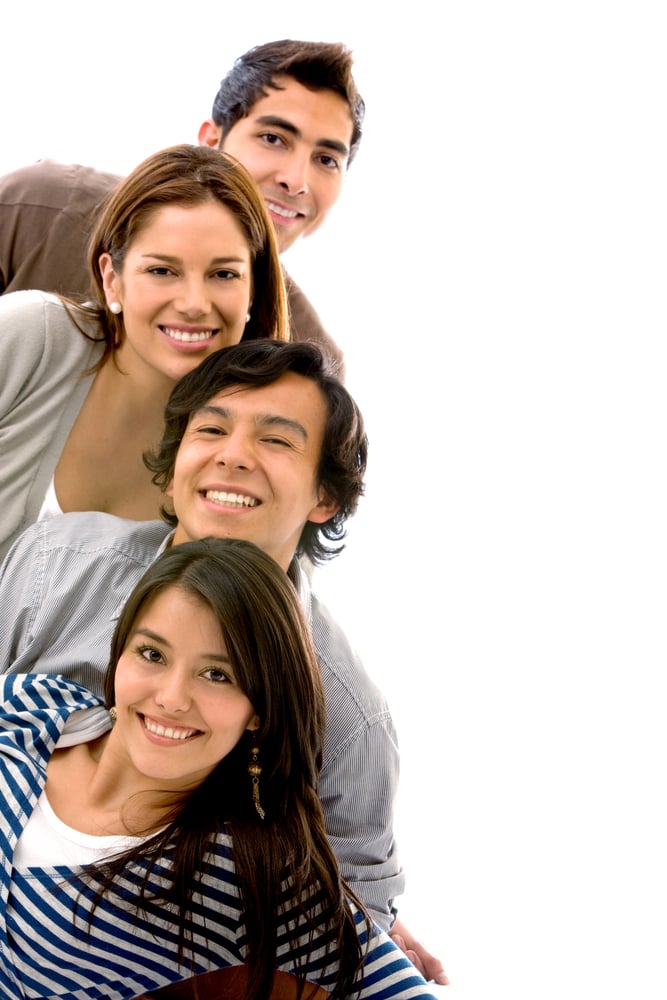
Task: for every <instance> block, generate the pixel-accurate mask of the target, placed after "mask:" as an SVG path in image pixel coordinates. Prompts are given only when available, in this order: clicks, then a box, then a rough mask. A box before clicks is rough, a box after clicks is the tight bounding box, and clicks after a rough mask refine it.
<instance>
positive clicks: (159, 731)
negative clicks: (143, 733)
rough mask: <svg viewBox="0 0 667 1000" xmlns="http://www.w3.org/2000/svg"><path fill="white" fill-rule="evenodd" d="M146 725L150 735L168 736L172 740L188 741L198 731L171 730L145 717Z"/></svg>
mask: <svg viewBox="0 0 667 1000" xmlns="http://www.w3.org/2000/svg"><path fill="white" fill-rule="evenodd" d="M144 725H145V727H146V729H147V730H148V732H149V733H154V734H155V735H156V736H166V737H167V739H170V740H187V738H188V736H192V735H194V733H196V732H197V730H196V729H171V728H167V727H166V726H160V725H158V723H157V722H152V721H151V720H150V719H147V718H146V716H144Z"/></svg>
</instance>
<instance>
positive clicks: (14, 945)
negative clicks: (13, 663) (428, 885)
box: [0, 674, 433, 1000]
mask: <svg viewBox="0 0 667 1000" xmlns="http://www.w3.org/2000/svg"><path fill="white" fill-rule="evenodd" d="M98 703H99V699H97V697H96V696H94V695H92V694H91V693H90V692H88V691H86V690H85V689H83V688H80V687H79V686H78V685H76V684H75V683H74V682H71V681H67V680H64V679H63V678H58V677H52V676H43V675H31V674H26V675H20V676H13V675H10V676H7V677H4V678H2V680H1V681H0V793H1V794H2V799H3V801H2V812H3V818H4V822H3V824H2V830H1V831H0V864H1V873H0V892H1V893H2V902H1V905H0V996H1V997H2V1000H19V998H22V1000H37V998H40V1000H55V998H58V1000H102V998H105V1000H129V998H131V997H135V996H137V995H138V994H141V993H145V992H147V991H149V990H154V989H157V988H159V987H161V986H166V985H167V984H169V983H172V982H177V981H179V980H180V979H183V978H187V977H188V976H191V975H193V974H198V973H203V972H208V971H211V970H212V969H215V968H221V967H224V966H226V965H239V964H242V963H243V962H244V960H245V957H246V955H245V947H244V930H243V923H242V918H241V908H240V900H239V892H238V884H237V879H236V874H235V870H234V864H233V859H232V852H231V842H230V838H229V837H228V836H227V835H221V836H220V837H219V838H218V840H217V842H216V848H215V852H214V854H213V855H212V857H211V859H210V862H209V863H207V865H206V867H205V869H204V872H203V878H202V884H201V885H202V888H201V893H200V894H198V896H197V897H196V898H195V905H194V907H193V912H194V914H195V917H196V920H197V925H198V930H197V933H196V934H195V935H194V937H193V941H192V954H191V955H190V954H189V953H188V954H186V964H185V965H183V966H179V964H178V963H177V961H176V956H175V952H176V927H175V925H174V924H173V923H172V922H171V921H170V919H169V910H168V907H166V906H165V905H164V904H160V905H156V906H151V905H150V904H148V905H147V906H146V908H145V912H139V913H137V912H136V911H135V910H134V908H133V903H132V901H133V899H134V898H135V892H136V885H137V880H138V879H139V878H140V877H141V872H139V871H132V872H130V871H128V872H127V873H126V875H125V876H124V877H123V879H122V880H120V881H119V884H118V885H117V887H116V892H115V894H114V896H113V898H110V899H109V898H105V899H104V900H103V901H102V903H101V904H100V905H99V906H98V908H97V909H96V910H95V911H94V914H93V916H92V922H91V924H90V933H88V921H89V919H90V915H91V906H90V895H91V890H90V886H88V885H87V884H86V881H85V879H82V878H81V876H80V872H81V869H69V868H65V867H62V866H59V867H52V868H30V869H28V870H27V871H26V872H24V873H21V874H19V873H18V872H16V871H15V870H14V869H13V866H12V859H13V854H14V849H15V847H16V842H17V840H18V838H19V836H20V833H21V831H22V829H23V827H24V826H25V824H26V822H27V819H28V818H29V816H30V813H31V812H32V810H33V809H34V807H35V804H36V802H37V799H38V798H39V795H40V794H41V792H42V789H43V786H44V783H45V780H46V765H47V763H48V760H49V758H50V755H51V753H52V752H53V748H54V747H55V744H56V742H57V740H58V738H59V735H60V734H61V733H62V732H63V730H64V729H65V727H66V725H67V721H68V718H69V717H70V716H71V715H72V714H73V713H75V712H76V711H77V710H78V709H81V708H84V707H89V706H91V705H95V704H98ZM168 863H169V861H168V858H165V860H164V865H168ZM162 871H164V868H162ZM160 881H161V874H160V870H158V871H157V872H155V873H154V874H153V875H152V876H151V885H152V886H153V887H155V888H157V887H158V886H159V883H160ZM290 918H295V913H294V912H288V914H287V915H286V921H285V925H284V928H283V931H282V933H281V934H280V939H279V955H278V965H279V968H280V969H281V970H283V971H285V972H294V971H295V966H294V961H295V956H298V955H299V954H302V953H303V949H304V948H305V947H306V942H305V941H304V940H300V939H299V938H298V937H297V936H296V932H295V931H294V929H293V925H292V923H291V920H290ZM360 934H363V931H362V929H361V924H360ZM325 950H326V949H325V947H324V942H322V943H320V945H319V946H318V948H317V949H315V950H314V952H313V954H312V955H311V956H310V958H309V961H308V966H307V970H306V974H307V976H308V978H309V979H311V980H312V981H313V982H317V983H318V984H319V985H321V986H323V987H324V988H325V989H326V988H327V987H329V988H331V986H332V983H333V980H334V976H335V970H334V968H332V967H331V965H330V964H329V963H328V961H327V958H326V954H325ZM412 997H426V998H429V997H430V998H431V1000H433V997H432V994H430V992H429V988H428V986H427V984H426V983H425V982H424V980H423V979H422V978H421V976H419V974H418V973H417V972H416V970H415V969H414V967H413V966H412V965H411V964H410V963H409V962H408V961H407V960H406V959H405V957H404V956H403V955H402V954H401V952H400V951H398V949H397V948H396V947H395V945H394V944H393V942H391V941H390V940H389V938H388V937H387V936H386V935H385V934H384V933H383V932H381V931H379V930H378V932H377V933H376V934H375V935H374V936H373V938H372V940H371V942H370V946H369V949H368V952H367V958H366V964H365V972H364V984H363V988H362V991H361V1000H390V998H398V1000H409V998H412Z"/></svg>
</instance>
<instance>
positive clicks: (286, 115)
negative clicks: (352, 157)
mask: <svg viewBox="0 0 667 1000" xmlns="http://www.w3.org/2000/svg"><path fill="white" fill-rule="evenodd" d="M275 83H276V84H277V85H278V86H279V87H280V88H281V89H279V90H274V89H273V88H270V89H269V91H268V94H267V96H266V97H262V98H260V100H259V101H257V103H256V104H254V105H253V107H252V108H251V110H250V113H249V115H248V116H247V117H246V118H240V119H239V121H237V122H236V124H235V125H233V126H232V128H231V130H230V132H229V134H228V135H227V136H226V137H225V139H224V141H223V143H222V148H223V150H224V151H225V153H230V154H231V155H232V156H235V157H236V159H237V160H240V161H241V163H242V164H243V165H244V167H245V168H246V169H247V170H248V171H249V172H250V174H251V175H252V176H253V178H254V179H255V181H256V182H257V184H258V185H259V188H260V190H261V192H262V194H263V196H264V201H265V202H266V206H267V208H268V210H269V214H270V216H271V219H272V221H273V224H274V227H275V230H276V235H277V238H278V245H279V248H280V252H281V253H283V252H284V251H285V250H287V249H288V248H289V247H291V246H292V244H293V243H294V242H295V241H296V240H297V239H299V237H301V236H308V235H309V234H310V233H313V232H315V230H316V229H319V227H320V226H321V225H322V223H323V222H324V220H325V219H326V217H327V215H328V214H329V212H330V210H331V208H332V207H333V206H334V204H335V203H336V201H337V200H338V197H339V195H340V193H341V189H342V185H343V178H344V175H345V170H346V168H347V161H348V156H349V150H350V143H351V140H352V116H351V113H350V109H349V107H348V105H347V102H346V101H345V99H344V98H343V97H341V96H340V95H339V94H336V93H335V92H334V91H333V90H311V89H309V88H308V87H304V86H303V85H302V84H300V83H299V82H298V81H297V80H295V79H294V78H293V77H289V76H278V77H276V80H275ZM209 124H210V123H209ZM202 128H204V126H202ZM201 137H202V132H200V138H201ZM212 138H213V136H212V133H211V132H210V131H209V132H208V138H206V140H205V141H206V142H208V143H209V144H210V143H211V141H212Z"/></svg>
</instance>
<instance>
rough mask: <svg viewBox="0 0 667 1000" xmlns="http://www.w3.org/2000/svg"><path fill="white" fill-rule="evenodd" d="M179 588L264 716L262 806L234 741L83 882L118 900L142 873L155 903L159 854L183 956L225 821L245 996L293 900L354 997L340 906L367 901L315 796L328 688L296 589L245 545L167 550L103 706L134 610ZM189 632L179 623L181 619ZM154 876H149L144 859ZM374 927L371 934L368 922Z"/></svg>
mask: <svg viewBox="0 0 667 1000" xmlns="http://www.w3.org/2000/svg"><path fill="white" fill-rule="evenodd" d="M172 587H178V588H179V589H181V590H183V591H185V592H186V593H187V594H188V595H191V596H193V597H194V598H195V599H196V600H198V601H200V602H201V603H202V604H203V605H204V606H206V607H207V608H209V609H210V610H211V612H212V613H213V614H214V616H215V617H216V619H217V621H218V623H219V626H220V629H221V632H222V636H223V639H224V642H225V646H226V649H227V653H228V655H229V658H230V661H231V664H232V668H233V671H234V676H235V680H236V683H237V684H238V685H239V687H240V689H241V690H242V691H243V692H244V694H245V695H246V696H247V697H248V699H249V700H250V702H251V703H252V705H253V709H254V711H255V713H256V714H257V716H258V717H259V719H260V727H259V729H258V730H257V732H256V733H253V734H252V739H253V743H256V744H257V745H258V746H259V748H260V759H261V762H262V768H263V770H262V775H261V778H260V798H261V804H262V807H263V808H264V811H265V818H264V819H260V817H259V816H258V814H257V811H256V809H255V807H254V803H253V797H252V792H251V779H250V777H249V775H248V762H249V760H250V742H249V740H248V739H246V738H242V739H241V740H240V741H239V743H238V744H237V745H236V746H235V747H234V749H233V750H231V751H230V753H228V754H227V755H226V756H225V757H224V758H223V759H222V760H221V761H220V762H219V764H218V765H217V766H216V767H215V768H214V770H213V771H212V772H211V773H210V774H209V775H208V776H207V777H206V778H205V779H204V781H203V782H202V784H201V785H200V786H199V787H198V788H196V789H195V790H194V791H193V792H191V793H190V794H189V796H188V797H187V798H186V799H185V800H184V801H181V802H180V803H179V804H178V805H177V806H176V809H175V810H174V814H173V815H172V818H171V819H170V820H169V821H168V823H167V826H166V828H165V829H163V830H161V831H160V832H159V833H157V834H156V835H155V836H153V837H151V838H150V840H149V841H148V842H144V843H143V844H141V845H139V846H138V847H135V848H133V849H131V850H129V851H128V852H126V853H125V854H123V855H122V856H120V857H119V858H114V859H112V860H111V861H110V862H109V863H107V864H104V865H98V866H96V870H95V872H93V873H91V875H90V879H91V881H92V882H93V884H96V886H97V893H96V899H97V900H98V901H99V900H100V899H101V897H102V896H103V895H104V894H105V893H107V892H112V891H113V888H114V882H115V879H117V878H118V877H119V876H120V875H121V873H124V872H125V871H126V869H127V867H128V865H132V864H133V863H134V862H136V863H137V865H138V866H139V868H142V867H143V870H142V872H141V874H140V881H142V880H143V882H142V885H141V887H140V888H139V889H138V898H137V906H138V907H142V906H148V907H150V908H151V910H152V909H153V908H154V907H155V905H156V902H157V903H158V904H159V903H160V900H156V898H155V897H154V896H153V895H150V897H149V894H148V891H147V888H146V883H147V881H148V878H149V876H150V874H151V871H152V869H153V867H154V866H157V865H158V864H159V866H160V873H161V876H162V877H163V878H164V877H165V871H166V870H165V866H164V864H163V858H164V857H165V855H166V856H167V857H168V858H169V861H170V865H171V868H170V874H169V876H168V877H167V881H168V885H167V888H166V889H165V892H164V900H163V901H164V902H167V903H169V904H172V905H173V906H174V907H175V910H176V913H177V915H178V922H179V928H180V937H179V942H180V952H181V955H183V953H184V949H185V948H186V947H187V940H188V927H189V925H190V924H191V921H192V919H193V917H192V914H191V907H192V899H193V895H194V894H195V893H196V892H198V891H199V890H198V884H199V880H200V879H201V878H202V873H203V870H204V868H205V864H206V863H207V862H206V859H207V858H210V853H209V850H210V847H211V845H212V841H213V840H214V839H215V837H216V836H217V834H218V833H219V832H220V831H221V830H222V829H224V827H225V826H226V827H227V828H228V829H229V831H230V833H231V836H232V844H233V858H234V864H235V868H236V871H237V875H238V878H239V883H240V887H241V897H242V903H243V910H244V922H245V930H246V934H247V946H248V965H249V967H250V970H251V972H250V977H249V985H248V1000H260V998H262V997H265V996H268V993H269V988H270V984H271V978H272V975H273V970H274V968H275V965H276V953H277V942H278V932H279V930H280V929H281V915H282V913H283V912H284V906H285V886H286V885H289V887H290V890H291V892H290V897H291V898H290V899H289V900H288V901H287V902H288V903H291V904H292V905H295V906H296V907H297V910H291V912H292V913H294V912H298V913H299V914H300V916H299V918H298V924H299V926H298V931H299V934H300V937H301V940H302V944H303V943H304V942H306V943H307V944H306V946H305V951H306V953H307V954H306V956H305V959H304V960H305V961H307V959H308V952H309V949H310V948H314V949H320V948H322V947H324V948H325V949H326V950H327V951H328V952H329V953H330V954H333V955H334V957H335V959H336V960H337V962H338V965H339V973H338V982H337V987H336V990H335V991H334V996H336V997H340V998H343V997H345V996H349V995H351V994H352V993H354V992H355V991H356V990H355V983H356V989H358V987H359V984H358V983H357V982H356V977H357V975H358V972H359V969H360V967H361V964H362V953H361V943H360V940H359V936H358V933H357V930H356V927H355V921H354V916H353V913H352V911H351V909H350V907H349V905H348V904H347V902H346V901H345V897H346V896H347V897H349V898H350V899H352V900H353V901H354V902H355V904H356V905H357V906H358V907H359V908H360V909H361V911H362V913H365V911H364V909H363V905H362V904H361V903H360V902H359V900H358V899H357V897H356V896H355V895H354V893H352V891H351V890H350V888H349V886H347V885H346V884H345V883H344V882H343V881H342V879H341V877H340V874H339V868H338V862H337V860H336V858H335V856H334V854H333V852H332V850H331V847H330V845H329V841H328V839H327V835H326V830H325V824H324V814H323V811H322V805H321V802H320V799H319V796H318V776H319V768H320V766H321V760H322V745H323V740H324V725H325V717H324V689H323V686H322V681H321V677H320V672H319V668H318V664H317V659H316V654H315V650H314V647H313V643H312V639H311V637H310V631H309V629H308V626H307V624H306V621H305V619H304V616H303V611H302V609H301V605H300V602H299V598H298V596H297V593H296V591H295V589H294V587H293V586H292V584H291V583H290V581H289V579H288V577H287V576H286V574H285V573H284V572H283V570H282V569H281V568H280V567H279V566H278V564H277V563H275V562H274V561H273V559H271V557H270V556H268V555H266V554H265V553H264V552H263V551H262V550H261V549H259V548H258V547H257V546H255V545H254V544H252V543H251V542H247V541H241V540H238V539H203V540H201V541H197V542H185V543H183V544H181V545H176V546H174V547H173V548H172V549H168V550H167V551H166V552H165V553H163V554H162V555H161V556H160V557H159V558H158V559H157V560H156V561H155V562H154V563H153V565H152V566H151V567H150V569H149V570H148V571H147V572H146V573H145V575H144V576H143V578H142V579H141V580H140V581H139V583H138V584H137V585H136V587H135V588H134V590H133V592H132V594H131V595H130V597H129V599H128V601H127V603H126V604H125V607H124V609H123V612H122V614H121V616H120V618H119V620H118V623H117V626H116V629H115V632H114V636H113V640H112V645H111V658H110V663H109V667H108V670H107V674H106V678H105V699H106V704H107V707H111V706H112V705H113V704H114V678H115V672H116V666H117V664H118V660H119V658H120V656H121V654H122V653H123V651H124V649H125V647H126V646H127V643H128V641H129V638H130V636H131V634H132V629H133V625H134V623H135V622H136V619H137V616H138V615H139V614H140V612H141V611H142V609H143V608H144V607H146V606H147V604H148V603H149V602H150V601H151V600H152V599H153V598H154V597H155V596H156V595H157V594H160V593H163V592H164V591H165V590H168V589H170V588H172ZM183 624H184V627H186V626H187V623H186V622H184V623H183ZM147 861H148V864H149V867H148V870H146V867H145V866H146V862H147ZM367 929H368V925H367Z"/></svg>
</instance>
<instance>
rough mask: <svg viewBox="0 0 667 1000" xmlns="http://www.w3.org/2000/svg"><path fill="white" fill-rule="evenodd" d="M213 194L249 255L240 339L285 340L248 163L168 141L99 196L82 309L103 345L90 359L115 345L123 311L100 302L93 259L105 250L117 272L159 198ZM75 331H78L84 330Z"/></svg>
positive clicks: (202, 198) (277, 275) (275, 268)
mask: <svg viewBox="0 0 667 1000" xmlns="http://www.w3.org/2000/svg"><path fill="white" fill-rule="evenodd" d="M206 201H217V202H219V204H221V205H223V206H224V207H225V208H227V209H229V211H230V212H231V213H232V214H233V215H234V218H235V219H236V221H237V223H238V224H239V226H240V228H241V230H242V232H243V234H244V236H245V239H246V242H247V244H248V248H249V250H250V260H251V263H252V294H253V302H252V309H251V311H250V320H249V322H248V323H247V325H246V328H245V331H244V334H243V340H254V339H257V338H264V337H270V338H275V339H278V340H289V338H290V333H289V314H288V306H287V296H286V293H285V283H284V280H283V273H282V267H281V264H280V257H279V251H278V244H277V242H276V237H275V231H274V228H273V223H272V222H271V219H270V218H269V215H268V213H267V210H266V205H265V203H264V199H263V197H262V195H261V194H260V191H259V189H258V187H257V185H256V184H255V181H254V180H253V179H252V177H251V176H250V174H249V173H248V171H247V170H246V169H245V167H244V166H242V164H241V163H239V161H238V160H236V159H235V158H234V157H232V156H228V155H227V154H226V153H222V152H220V151H219V150H214V149H210V148H209V147H208V146H193V145H189V144H182V145H178V146H170V147H169V148H168V149H163V150H161V151H160V152H158V153H154V154H153V155H152V156H149V157H148V158H147V159H145V160H144V161H143V162H142V163H140V164H139V165H138V166H137V167H135V169H134V170H133V171H132V173H131V174H129V175H128V176H127V177H126V178H125V179H124V180H122V181H121V182H120V183H119V184H118V185H117V186H116V187H115V188H114V189H113V191H111V192H110V194H109V195H108V196H107V198H106V199H105V201H104V202H103V204H102V206H101V209H100V214H99V217H98V220H97V223H96V225H95V228H94V229H93V232H92V234H91V236H90V240H89V242H88V250H87V262H88V274H89V279H90V295H89V297H88V298H89V301H90V303H91V305H90V306H88V307H87V308H86V307H84V312H85V313H87V314H88V315H89V316H90V315H92V316H93V318H95V319H97V320H98V322H99V323H100V324H101V326H102V331H103V334H104V340H105V345H106V347H105V352H104V354H103V356H102V359H101V360H100V362H99V364H98V366H97V367H101V366H102V365H103V364H104V363H105V361H106V359H107V358H108V356H109V354H111V353H113V352H114V351H115V350H117V349H118V347H119V346H120V344H121V343H122V341H123V337H124V323H123V315H122V313H121V314H120V315H117V316H116V315H114V314H113V313H111V312H110V311H109V310H108V309H107V308H106V298H105V295H104V287H103V284H102V275H101V272H100V268H99V264H98V261H99V259H100V256H101V255H102V254H103V253H108V254H109V255H110V256H111V260H112V263H113V268H114V271H116V273H117V274H122V271H123V264H124V261H125V256H126V254H127V252H128V250H129V249H130V247H131V246H132V243H133V242H134V240H135V239H136V237H137V236H138V235H139V233H140V232H141V231H142V230H143V229H144V228H145V227H146V226H147V225H148V224H149V223H150V222H151V220H152V218H153V216H154V214H155V213H156V212H157V211H158V210H159V209H160V208H163V207H164V206H165V205H184V206H192V205H200V204H202V203H203V202H206ZM82 332H84V333H85V331H84V330H82Z"/></svg>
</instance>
